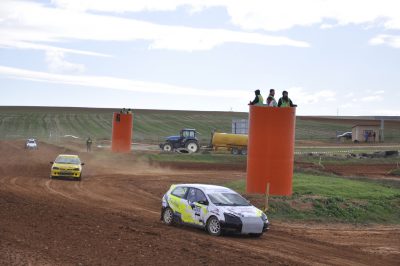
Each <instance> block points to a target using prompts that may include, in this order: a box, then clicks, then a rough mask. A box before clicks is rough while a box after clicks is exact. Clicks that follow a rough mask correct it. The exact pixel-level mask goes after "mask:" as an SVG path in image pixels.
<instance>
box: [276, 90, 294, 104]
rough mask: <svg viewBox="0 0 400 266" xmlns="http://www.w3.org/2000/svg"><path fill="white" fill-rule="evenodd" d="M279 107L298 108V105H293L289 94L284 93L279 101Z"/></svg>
mask: <svg viewBox="0 0 400 266" xmlns="http://www.w3.org/2000/svg"><path fill="white" fill-rule="evenodd" d="M278 107H297V105H296V104H293V103H292V100H290V98H289V93H288V92H287V91H283V92H282V97H281V98H280V99H279V101H278Z"/></svg>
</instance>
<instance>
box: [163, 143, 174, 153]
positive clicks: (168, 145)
mask: <svg viewBox="0 0 400 266" xmlns="http://www.w3.org/2000/svg"><path fill="white" fill-rule="evenodd" d="M163 151H166V152H171V151H172V145H171V144H169V143H165V144H164V146H163Z"/></svg>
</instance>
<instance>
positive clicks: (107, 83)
mask: <svg viewBox="0 0 400 266" xmlns="http://www.w3.org/2000/svg"><path fill="white" fill-rule="evenodd" d="M0 75H3V76H5V77H7V78H14V79H24V80H31V81H37V82H48V83H56V84H66V85H73V86H84V87H94V88H103V89H114V90H124V91H132V92H145V93H156V94H176V95H191V96H205V97H223V98H237V99H247V98H248V97H249V95H251V93H249V91H245V90H206V89H195V88H190V87H180V86H174V85H169V84H163V83H157V82H146V81H138V80H130V79H122V78H114V77H107V76H85V75H61V74H53V73H46V72H39V71H31V70H26V69H21V68H13V67H6V66H0Z"/></svg>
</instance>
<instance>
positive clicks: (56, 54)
mask: <svg viewBox="0 0 400 266" xmlns="http://www.w3.org/2000/svg"><path fill="white" fill-rule="evenodd" d="M46 62H47V65H48V67H49V70H50V71H51V72H55V73H65V72H66V73H82V72H84V71H85V66H84V65H82V64H75V63H71V62H68V61H66V60H65V59H64V53H63V52H61V51H57V50H53V51H51V50H49V51H47V52H46Z"/></svg>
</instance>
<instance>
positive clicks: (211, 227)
mask: <svg viewBox="0 0 400 266" xmlns="http://www.w3.org/2000/svg"><path fill="white" fill-rule="evenodd" d="M206 229H207V232H208V233H209V234H210V235H212V236H220V235H221V233H222V229H221V223H220V222H219V220H218V218H217V217H215V216H212V217H211V218H210V219H208V221H207V225H206Z"/></svg>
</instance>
